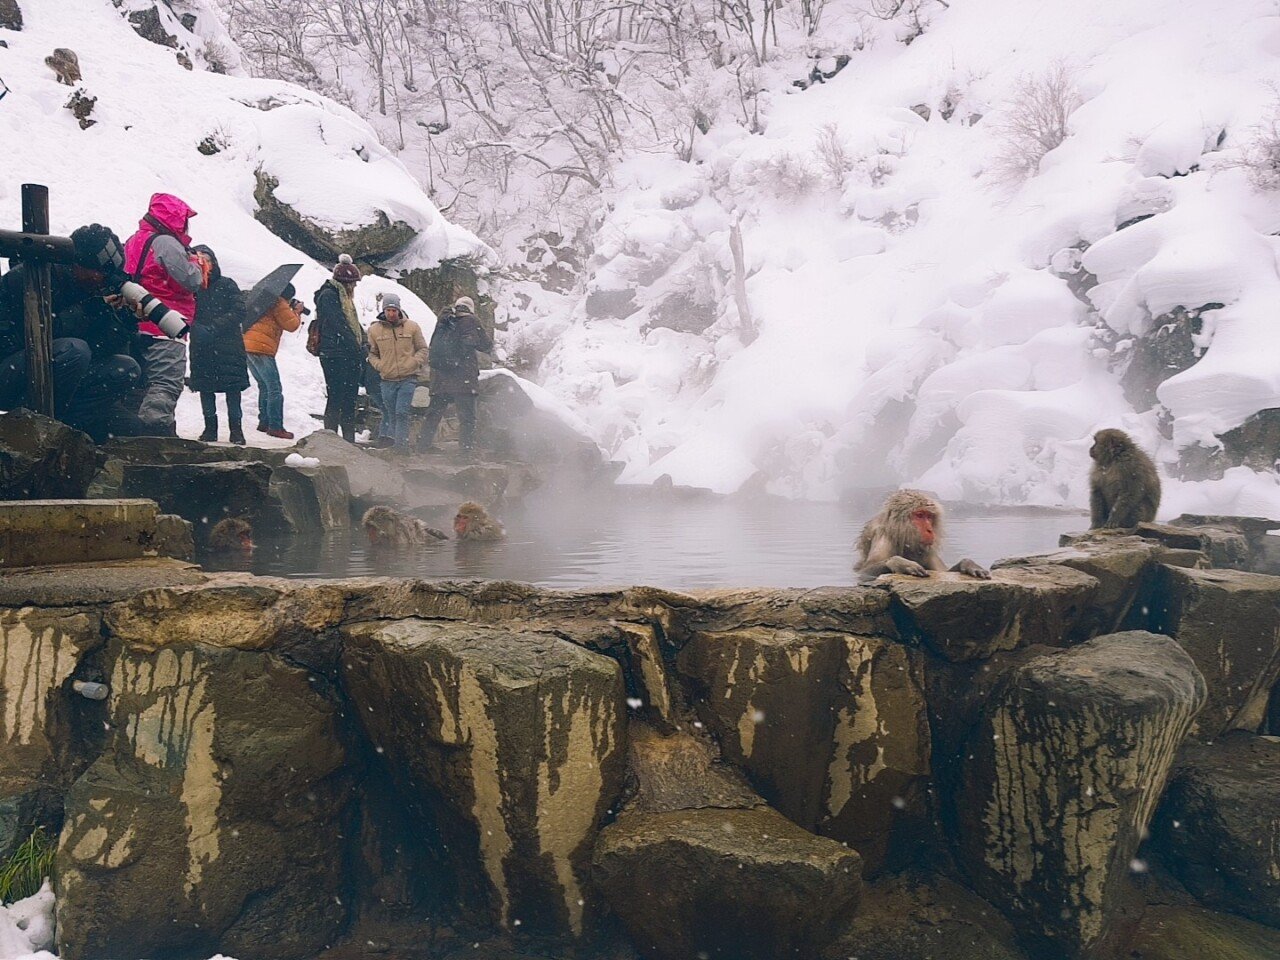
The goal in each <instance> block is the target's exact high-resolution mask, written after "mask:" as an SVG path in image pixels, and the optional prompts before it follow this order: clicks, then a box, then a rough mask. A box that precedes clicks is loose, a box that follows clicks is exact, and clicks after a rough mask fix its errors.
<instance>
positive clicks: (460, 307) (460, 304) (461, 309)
mask: <svg viewBox="0 0 1280 960" xmlns="http://www.w3.org/2000/svg"><path fill="white" fill-rule="evenodd" d="M453 309H454V310H456V311H457V312H458V313H470V314H473V315H474V314H475V312H476V302H475V301H474V300H472V299H471V298H470V297H459V298H458V299H457V300H455V301H453Z"/></svg>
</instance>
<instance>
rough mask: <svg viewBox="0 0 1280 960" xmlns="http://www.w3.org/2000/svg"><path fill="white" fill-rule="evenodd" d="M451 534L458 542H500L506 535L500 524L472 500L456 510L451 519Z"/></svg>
mask: <svg viewBox="0 0 1280 960" xmlns="http://www.w3.org/2000/svg"><path fill="white" fill-rule="evenodd" d="M453 532H454V535H455V536H457V538H458V539H459V540H502V539H504V538H505V537H506V535H507V532H506V531H505V530H503V529H502V524H500V523H499V522H498V521H497V520H494V519H493V518H492V517H491V516H489V514H488V513H487V512H486V511H485V509H484V507H482V506H480V504H478V503H476V502H475V501H473V500H468V501H467V502H466V503H464V504H463V505H462V506H460V507H459V508H458V514H457V516H455V517H454V518H453Z"/></svg>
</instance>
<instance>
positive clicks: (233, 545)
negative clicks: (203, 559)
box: [209, 517, 253, 553]
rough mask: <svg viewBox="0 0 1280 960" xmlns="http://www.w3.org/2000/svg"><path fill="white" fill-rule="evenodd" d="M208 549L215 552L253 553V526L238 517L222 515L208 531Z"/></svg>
mask: <svg viewBox="0 0 1280 960" xmlns="http://www.w3.org/2000/svg"><path fill="white" fill-rule="evenodd" d="M209 549H210V550H213V551H215V552H217V553H253V526H252V524H250V523H249V521H248V520H241V519H240V518H239V517H224V518H223V519H221V520H219V521H218V522H217V523H215V524H214V525H213V529H212V530H210V531H209Z"/></svg>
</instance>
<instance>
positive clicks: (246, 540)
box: [240, 533, 253, 553]
mask: <svg viewBox="0 0 1280 960" xmlns="http://www.w3.org/2000/svg"><path fill="white" fill-rule="evenodd" d="M240 549H241V550H243V551H244V552H245V553H253V537H251V536H249V534H247V533H242V534H240Z"/></svg>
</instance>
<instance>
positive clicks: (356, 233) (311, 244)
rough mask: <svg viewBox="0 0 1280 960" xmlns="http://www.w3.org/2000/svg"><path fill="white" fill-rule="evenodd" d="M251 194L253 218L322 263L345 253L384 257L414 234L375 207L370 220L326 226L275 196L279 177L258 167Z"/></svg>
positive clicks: (375, 259)
mask: <svg viewBox="0 0 1280 960" xmlns="http://www.w3.org/2000/svg"><path fill="white" fill-rule="evenodd" d="M257 178H258V184H257V187H256V188H255V189H254V191H253V198H254V200H256V201H257V202H258V209H257V210H255V211H254V214H253V216H254V219H255V220H257V221H258V222H259V223H261V224H262V225H263V226H265V227H266V228H267V229H268V230H270V231H271V232H272V233H274V234H275V235H276V236H277V237H279V238H280V239H281V240H283V241H285V242H286V243H288V244H289V245H290V246H294V247H297V248H298V249H299V250H301V251H303V252H304V253H306V254H307V255H308V256H312V257H315V258H316V259H317V260H319V261H321V262H322V263H336V262H337V260H338V257H339V256H340V255H341V254H344V253H349V254H350V255H351V256H352V257H353V258H354V259H356V260H358V261H369V262H373V263H377V262H380V261H382V260H386V259H387V258H388V257H390V256H391V255H392V254H395V253H397V252H399V251H400V250H401V249H403V248H404V247H405V246H406V245H407V244H408V243H409V242H410V241H412V240H413V239H414V238H415V237H416V236H417V231H415V230H414V229H413V227H411V226H409V224H407V223H404V222H403V221H400V220H396V221H392V220H391V218H389V217H388V216H387V215H386V213H385V212H383V211H381V210H379V211H378V212H377V215H376V216H375V217H374V219H373V222H372V223H369V224H366V225H364V226H361V227H355V228H352V229H348V230H330V229H327V228H326V227H322V226H321V225H320V224H318V223H316V222H315V221H313V220H310V219H308V218H307V217H306V215H304V214H302V213H299V212H298V211H297V210H295V209H294V208H293V207H291V206H289V205H288V204H287V203H284V202H283V201H282V200H280V199H279V198H278V197H277V196H276V193H275V191H276V187H278V186H279V185H280V181H278V180H277V179H275V178H274V177H272V176H271V175H269V174H267V173H264V172H263V171H261V170H259V171H258V173H257Z"/></svg>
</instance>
